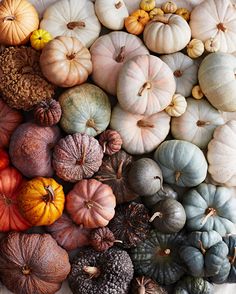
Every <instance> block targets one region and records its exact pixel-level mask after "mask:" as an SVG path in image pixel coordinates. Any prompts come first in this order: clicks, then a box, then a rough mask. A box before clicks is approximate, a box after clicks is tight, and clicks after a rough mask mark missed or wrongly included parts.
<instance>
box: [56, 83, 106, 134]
mask: <svg viewBox="0 0 236 294" xmlns="http://www.w3.org/2000/svg"><path fill="white" fill-rule="evenodd" d="M59 103H60V105H61V108H62V117H61V120H60V124H61V126H62V128H63V130H64V131H65V132H66V133H69V134H73V133H85V134H88V135H90V136H97V135H98V134H100V133H102V132H103V131H104V130H105V129H106V128H107V126H108V125H109V122H110V116H111V105H110V101H109V98H108V96H107V95H106V93H105V92H103V91H102V90H101V89H100V88H98V87H97V86H95V85H93V84H89V83H84V84H82V85H79V86H76V87H73V88H71V89H68V90H66V91H65V92H63V93H62V94H61V96H60V97H59Z"/></svg>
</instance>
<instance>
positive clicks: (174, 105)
mask: <svg viewBox="0 0 236 294" xmlns="http://www.w3.org/2000/svg"><path fill="white" fill-rule="evenodd" d="M186 108H187V101H186V99H185V97H184V96H182V95H180V94H175V95H173V97H172V100H171V103H170V105H168V106H167V107H166V109H165V111H166V112H167V113H168V114H169V115H170V116H175V117H179V116H181V115H183V114H184V113H185V111H186Z"/></svg>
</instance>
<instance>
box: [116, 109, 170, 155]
mask: <svg viewBox="0 0 236 294" xmlns="http://www.w3.org/2000/svg"><path fill="white" fill-rule="evenodd" d="M110 126H111V128H112V129H114V130H116V131H117V132H118V133H119V134H120V136H121V138H122V141H123V145H122V147H123V148H124V149H125V150H126V151H127V152H128V153H130V154H144V153H148V152H151V151H153V150H154V149H155V148H156V147H157V146H158V145H159V144H160V143H161V142H162V141H164V139H165V138H166V136H167V135H168V133H169V129H170V116H169V115H168V114H167V113H166V112H165V111H161V112H158V113H154V114H153V115H151V116H144V115H141V114H132V113H129V112H127V111H124V110H123V109H122V108H121V107H120V106H119V105H117V106H115V108H114V109H113V111H112V116H111V122H110Z"/></svg>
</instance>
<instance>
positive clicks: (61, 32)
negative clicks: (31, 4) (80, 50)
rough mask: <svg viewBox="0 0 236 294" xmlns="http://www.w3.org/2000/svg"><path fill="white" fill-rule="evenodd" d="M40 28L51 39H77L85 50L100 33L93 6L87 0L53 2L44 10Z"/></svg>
mask: <svg viewBox="0 0 236 294" xmlns="http://www.w3.org/2000/svg"><path fill="white" fill-rule="evenodd" d="M40 28H41V29H44V30H46V31H48V32H49V33H50V34H51V35H52V36H53V38H55V37H57V36H66V37H75V38H78V39H79V41H81V43H82V44H83V45H84V46H85V47H87V48H88V47H90V46H91V45H92V43H93V42H94V41H95V40H96V39H97V38H98V36H99V34H100V31H101V25H100V22H99V20H98V18H97V16H96V14H95V10H94V4H93V3H92V2H91V1H87V0H81V1H79V2H78V1H77V0H61V1H57V2H55V3H54V4H52V5H50V6H49V7H48V8H47V9H46V10H45V12H44V14H43V19H42V20H41V22H40Z"/></svg>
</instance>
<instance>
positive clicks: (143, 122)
mask: <svg viewBox="0 0 236 294" xmlns="http://www.w3.org/2000/svg"><path fill="white" fill-rule="evenodd" d="M137 126H138V127H140V128H154V124H152V123H150V122H148V121H146V120H144V119H140V120H139V121H138V122H137Z"/></svg>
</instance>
